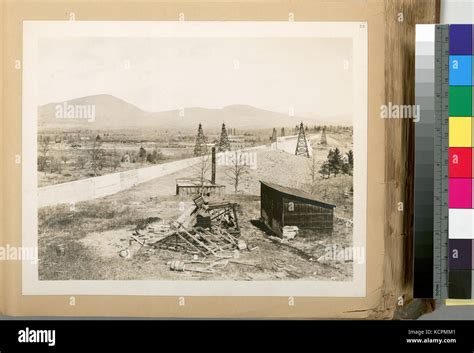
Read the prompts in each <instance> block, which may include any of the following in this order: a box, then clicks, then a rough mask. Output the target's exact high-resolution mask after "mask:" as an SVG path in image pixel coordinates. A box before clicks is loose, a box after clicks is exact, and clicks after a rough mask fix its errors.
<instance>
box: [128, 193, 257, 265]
mask: <svg viewBox="0 0 474 353" xmlns="http://www.w3.org/2000/svg"><path fill="white" fill-rule="evenodd" d="M193 201H194V205H193V206H191V207H189V208H188V209H187V210H185V211H184V212H183V213H182V214H181V215H180V216H179V217H178V219H176V220H174V221H172V222H169V223H166V222H165V221H164V220H162V219H160V218H158V217H152V218H148V219H145V220H140V221H139V222H138V224H137V228H136V229H135V231H134V232H133V234H132V235H131V236H130V241H129V243H130V245H131V244H132V242H136V243H138V244H139V245H140V249H141V248H142V247H149V248H150V249H167V250H171V251H176V252H180V253H185V254H191V255H193V256H194V257H195V258H197V257H198V256H199V257H203V258H208V257H214V258H217V260H214V261H212V262H206V264H207V267H208V268H207V269H205V270H202V269H199V270H198V269H196V268H195V267H193V266H191V267H190V266H188V264H195V263H196V261H197V260H194V261H191V262H185V261H180V260H175V261H171V262H170V263H169V266H170V270H172V271H185V270H186V271H187V270H189V271H194V270H196V271H197V272H203V271H204V272H209V271H210V272H212V271H213V267H215V266H217V265H220V264H222V263H219V262H220V261H222V259H229V258H238V257H239V252H240V251H243V250H247V249H248V246H247V243H246V242H245V241H244V240H243V239H239V236H240V228H239V224H238V219H237V211H236V209H237V207H238V204H236V203H230V202H215V203H210V202H207V201H206V200H205V199H204V198H203V197H202V196H198V197H196V198H195V199H194V200H193ZM119 254H120V256H122V257H128V256H130V251H129V249H122V250H121V251H120V252H119ZM200 263H201V264H202V263H203V262H202V261H201V262H200ZM211 265H212V266H211Z"/></svg>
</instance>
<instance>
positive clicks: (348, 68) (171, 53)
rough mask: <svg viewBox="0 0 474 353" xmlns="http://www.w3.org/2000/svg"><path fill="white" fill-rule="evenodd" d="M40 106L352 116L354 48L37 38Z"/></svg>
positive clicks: (254, 41) (256, 41)
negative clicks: (83, 102)
mask: <svg viewBox="0 0 474 353" xmlns="http://www.w3.org/2000/svg"><path fill="white" fill-rule="evenodd" d="M38 60H39V62H38V64H39V68H40V70H39V82H38V85H39V95H40V96H39V99H40V104H41V105H42V104H47V103H52V102H62V101H66V100H69V99H74V98H79V97H84V96H89V95H95V94H111V95H113V96H116V97H118V98H121V99H123V100H125V101H127V102H129V103H132V104H134V105H136V106H137V107H139V108H141V109H143V110H146V111H154V112H156V111H166V110H174V109H180V108H186V107H203V108H222V107H225V106H228V105H233V104H246V105H251V106H255V107H257V108H261V109H267V110H271V111H277V112H284V113H287V112H288V111H289V110H293V111H294V112H295V115H298V114H308V113H311V114H317V115H326V116H336V115H352V110H353V103H352V102H353V94H352V84H353V81H352V80H353V79H352V77H353V70H352V65H351V63H352V42H351V40H350V39H345V38H341V39H335V38H241V39H240V38H42V39H40V41H39V57H38Z"/></svg>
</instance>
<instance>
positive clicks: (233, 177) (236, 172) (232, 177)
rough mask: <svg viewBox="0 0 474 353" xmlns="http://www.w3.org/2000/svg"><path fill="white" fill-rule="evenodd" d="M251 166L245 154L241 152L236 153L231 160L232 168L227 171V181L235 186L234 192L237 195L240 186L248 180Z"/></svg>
mask: <svg viewBox="0 0 474 353" xmlns="http://www.w3.org/2000/svg"><path fill="white" fill-rule="evenodd" d="M249 169H250V166H249V164H248V163H247V161H246V158H245V154H244V153H242V152H241V151H235V152H234V153H233V156H232V157H231V160H230V166H229V167H228V168H227V169H226V170H225V172H224V173H225V175H226V177H227V179H228V180H229V181H230V182H231V183H232V185H233V186H234V192H235V193H237V191H238V190H239V185H240V184H242V182H243V181H244V180H245V179H246V178H247V176H248V174H249Z"/></svg>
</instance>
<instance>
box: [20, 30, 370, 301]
mask: <svg viewBox="0 0 474 353" xmlns="http://www.w3.org/2000/svg"><path fill="white" fill-rule="evenodd" d="M58 25H60V24H51V23H41V22H35V21H32V22H29V23H28V24H27V25H26V34H25V39H28V38H29V39H30V40H29V41H28V40H27V41H25V43H26V44H25V56H26V57H27V58H29V60H30V61H25V66H27V65H28V63H31V65H30V66H29V67H25V70H27V69H30V70H31V73H32V75H30V76H27V78H26V79H25V80H26V81H27V84H26V92H30V93H31V94H28V93H27V94H26V97H24V98H25V100H26V104H27V105H28V110H27V111H26V115H24V120H25V117H26V119H27V120H28V121H29V122H30V123H31V124H34V125H35V128H34V129H33V130H32V129H29V130H28V133H27V135H28V136H24V142H23V143H24V146H25V145H27V146H28V147H27V148H28V149H29V151H31V155H30V158H31V159H32V160H33V158H34V164H33V163H31V165H34V167H35V168H34V170H31V173H28V174H24V176H23V183H24V185H25V184H28V186H29V188H30V190H31V193H28V192H26V195H25V193H24V197H27V198H28V200H27V202H28V204H27V205H28V211H27V212H30V215H31V217H33V219H34V222H29V223H28V226H29V228H30V229H31V230H32V232H28V234H26V233H24V239H25V240H26V241H36V242H37V245H38V248H39V261H38V264H36V265H28V266H26V267H28V268H27V269H26V272H27V273H29V274H30V275H31V276H26V277H27V279H28V278H30V279H32V280H33V282H35V283H45V284H47V283H49V284H53V285H50V286H48V288H49V289H48V290H50V291H51V290H53V289H54V288H55V285H61V286H63V287H62V288H63V289H62V291H63V292H68V291H73V290H74V289H73V288H81V291H80V292H81V293H89V292H88V289H87V288H89V286H90V283H101V282H102V283H103V284H104V286H103V287H100V286H99V287H100V288H105V291H106V294H108V293H110V291H109V290H107V289H106V288H109V289H110V288H113V290H118V289H117V288H119V287H117V286H115V285H112V286H111V287H106V285H105V284H106V283H110V281H114V282H116V283H123V284H125V286H126V283H127V281H139V282H133V283H145V284H146V283H149V282H154V283H157V284H158V287H157V288H158V289H157V290H152V292H153V293H154V294H160V293H169V292H166V291H165V292H161V290H162V289H163V288H164V284H167V285H170V286H171V289H173V288H177V284H178V283H179V287H180V288H185V287H187V288H188V290H190V291H192V290H193V288H194V289H196V290H198V292H196V295H204V294H208V295H209V294H210V295H212V294H213V293H214V292H213V290H214V289H215V293H220V291H219V289H218V288H225V291H226V293H232V294H231V295H246V294H252V293H253V294H255V293H258V294H257V295H272V294H273V293H275V295H277V294H278V293H280V292H278V288H283V289H285V288H287V289H290V288H293V290H297V288H303V289H305V290H310V291H312V292H311V293H316V295H317V293H319V291H320V293H321V295H323V294H331V295H335V296H338V295H348V296H357V295H360V294H363V293H364V291H365V281H364V278H365V277H364V274H363V273H362V272H363V269H364V268H365V234H364V227H365V220H364V219H363V218H365V205H364V203H365V196H364V195H365V193H366V186H365V179H364V178H360V179H359V180H357V171H361V172H362V174H360V175H361V176H363V171H364V168H365V167H364V164H365V163H366V153H365V151H364V146H365V141H364V139H365V138H366V133H365V130H364V129H365V128H366V120H367V116H366V98H364V96H365V92H364V90H362V89H358V87H364V84H365V85H366V82H365V80H364V79H361V77H363V76H364V73H366V70H367V66H366V60H367V59H366V54H367V53H366V50H367V47H366V29H365V25H363V24H360V23H333V24H328V23H311V24H304V23H303V24H298V25H296V24H294V23H279V22H275V23H272V26H270V27H268V26H267V27H265V28H266V30H265V31H260V30H259V26H258V24H255V23H245V24H243V23H240V24H232V25H229V24H226V23H225V22H222V23H212V24H211V23H179V22H175V23H173V22H172V23H166V24H164V23H159V24H157V23H140V24H139V25H137V24H135V27H134V24H129V25H128V26H116V24H105V23H100V22H91V23H81V24H74V25H72V24H66V25H65V27H64V29H65V31H64V32H63V31H60V33H61V35H59V33H58V31H57V29H58V28H57V26H58ZM127 27H128V28H131V29H132V30H131V31H127ZM33 29H40V31H33ZM218 29H220V31H219V30H218ZM308 29H310V30H309V31H308ZM311 29H313V30H311ZM33 32H34V33H33ZM30 33H31V36H30V37H27V35H28V34H30ZM354 38H357V39H354ZM364 39H365V41H364ZM28 43H31V44H32V45H31V47H28ZM364 49H365V52H364ZM364 60H365V61H364ZM30 81H31V84H28V82H30ZM30 86H31V88H30V89H29V87H30ZM24 104H25V103H24ZM29 112H31V115H30V114H29ZM355 121H358V122H359V124H358V126H359V128H358V130H357V129H356V130H355V128H354V122H355ZM31 131H34V132H33V133H32V132H31ZM25 137H26V138H27V140H25ZM25 186H26V185H25ZM33 195H34V196H33ZM32 196H33V197H32ZM30 202H31V203H32V204H31V203H30ZM24 207H25V203H24ZM356 207H358V208H357V209H358V210H359V211H357V209H356ZM24 212H25V209H24ZM24 271H25V265H24ZM357 271H359V273H358V274H357V276H355V272H357ZM24 273H25V272H24ZM24 281H25V280H24ZM26 281H27V280H26ZM91 281H94V282H91ZM197 282H201V283H202V284H200V285H199V286H197V287H196V286H195V283H197ZM68 283H70V284H71V285H73V284H74V285H73V286H68ZM160 283H161V285H160ZM206 283H212V286H211V287H209V286H208V285H206ZM239 283H240V285H241V287H239V286H238V285H237V286H235V285H236V284H239ZM293 283H299V285H298V286H299V287H298V286H296V287H294V284H293ZM269 284H270V285H269ZM94 286H95V285H94ZM134 286H135V284H134ZM137 286H138V287H137V288H136V289H135V292H134V293H135V294H138V293H143V294H144V293H145V292H146V293H148V291H149V290H150V289H149V288H150V286H145V288H146V290H145V291H143V292H140V291H139V287H140V285H137ZM252 286H254V287H252ZM275 286H276V287H275ZM26 287H28V286H26ZM32 288H33V287H32ZM44 288H46V287H44ZM97 288H98V287H97V286H95V289H94V288H92V291H94V290H97ZM199 288H201V289H200V291H199ZM239 288H240V289H239ZM285 290H286V289H285ZM285 290H284V291H285ZM119 292H120V291H119ZM333 292H334V293H333ZM336 292H338V293H336ZM48 293H49V292H48ZM71 293H72V292H71ZM94 293H96V292H94ZM120 293H122V292H120ZM358 293H359V294H358Z"/></svg>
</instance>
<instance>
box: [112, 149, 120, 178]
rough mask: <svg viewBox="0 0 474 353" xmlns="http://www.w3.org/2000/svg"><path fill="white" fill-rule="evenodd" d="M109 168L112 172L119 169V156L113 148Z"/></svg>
mask: <svg viewBox="0 0 474 353" xmlns="http://www.w3.org/2000/svg"><path fill="white" fill-rule="evenodd" d="M111 158H112V160H111V167H112V169H113V170H114V172H115V171H116V170H117V168H118V167H120V155H119V153H118V152H117V150H116V149H115V148H114V150H113V151H112V156H111Z"/></svg>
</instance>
